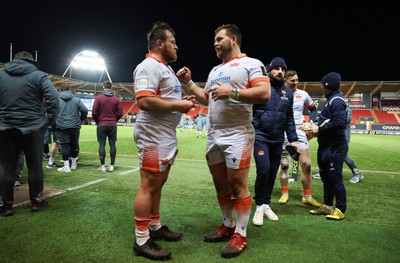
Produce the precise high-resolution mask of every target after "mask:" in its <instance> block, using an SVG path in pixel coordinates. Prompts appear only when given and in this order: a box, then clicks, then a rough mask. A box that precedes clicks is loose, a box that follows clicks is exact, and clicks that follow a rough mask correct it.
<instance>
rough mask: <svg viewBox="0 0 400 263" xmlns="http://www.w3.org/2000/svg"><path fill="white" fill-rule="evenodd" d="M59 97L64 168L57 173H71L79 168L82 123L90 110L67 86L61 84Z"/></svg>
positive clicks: (58, 123) (59, 123)
mask: <svg viewBox="0 0 400 263" xmlns="http://www.w3.org/2000/svg"><path fill="white" fill-rule="evenodd" d="M59 97H60V112H59V114H58V118H57V122H56V126H57V132H58V134H57V135H58V141H59V143H60V145H61V155H62V159H63V163H64V166H63V167H61V168H58V169H57V171H59V172H63V173H69V172H71V170H75V169H76V168H77V166H78V164H77V162H76V161H77V160H78V155H79V135H80V131H81V125H82V121H84V120H85V119H86V117H87V115H88V109H87V108H86V106H85V105H84V104H83V102H82V101H81V100H80V99H79V98H78V97H75V96H74V94H72V93H71V87H70V86H69V85H67V84H64V83H63V84H61V92H60V94H59ZM70 158H71V167H70V160H69V159H70Z"/></svg>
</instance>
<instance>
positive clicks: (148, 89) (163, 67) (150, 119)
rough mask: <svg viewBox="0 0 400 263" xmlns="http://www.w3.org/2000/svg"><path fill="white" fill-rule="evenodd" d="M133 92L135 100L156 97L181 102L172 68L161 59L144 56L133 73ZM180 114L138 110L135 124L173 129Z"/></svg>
mask: <svg viewBox="0 0 400 263" xmlns="http://www.w3.org/2000/svg"><path fill="white" fill-rule="evenodd" d="M133 81H134V90H135V96H136V99H138V98H141V97H145V96H151V97H152V96H156V97H159V98H161V99H163V100H168V101H180V100H182V87H181V84H180V82H179V80H178V78H177V77H176V75H175V72H174V71H173V70H172V68H171V67H170V66H169V65H168V64H166V63H165V62H164V61H162V59H160V58H158V57H156V56H153V55H152V54H150V53H148V54H146V58H145V59H144V60H143V61H142V62H141V63H140V64H139V65H138V66H137V67H136V68H135V70H134V72H133ZM181 116H182V113H180V112H179V111H174V112H149V111H146V110H140V113H139V114H138V117H137V119H136V122H145V123H153V124H154V125H157V122H160V123H162V125H167V126H170V127H173V128H174V129H175V128H176V126H177V125H178V123H179V121H180V119H181Z"/></svg>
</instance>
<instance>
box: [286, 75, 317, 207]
mask: <svg viewBox="0 0 400 263" xmlns="http://www.w3.org/2000/svg"><path fill="white" fill-rule="evenodd" d="M298 83H299V77H298V75H297V72H296V71H294V70H288V71H287V72H286V74H285V86H287V87H289V88H291V89H292V91H293V118H294V122H295V124H296V133H297V137H298V141H297V147H298V148H299V149H298V151H299V152H300V156H299V164H300V167H301V175H300V180H301V184H302V186H303V198H302V202H303V203H304V204H307V205H311V206H315V207H320V206H321V204H320V203H318V202H317V201H316V200H315V199H314V198H313V197H312V195H311V181H312V176H311V159H310V148H309V144H308V140H307V136H306V133H305V132H304V130H303V129H302V126H303V123H304V121H305V120H304V115H303V109H304V107H307V109H308V110H309V111H310V119H309V120H310V121H315V119H316V118H317V115H318V109H317V107H316V106H315V103H314V101H313V100H312V99H311V97H310V95H309V94H308V93H307V92H306V91H305V90H301V89H298V88H297V85H298ZM288 159H289V157H288V155H287V154H286V155H285V154H284V153H282V157H281V167H280V168H281V173H280V178H279V180H280V183H281V192H282V196H281V198H279V200H278V203H279V204H286V203H287V202H288V201H289V186H288V182H289V176H288V171H289V162H288Z"/></svg>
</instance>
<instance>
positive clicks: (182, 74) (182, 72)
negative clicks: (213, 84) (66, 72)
mask: <svg viewBox="0 0 400 263" xmlns="http://www.w3.org/2000/svg"><path fill="white" fill-rule="evenodd" d="M176 76H177V77H178V79H179V81H180V82H182V83H183V84H187V83H189V81H190V80H191V79H192V72H191V71H190V69H189V68H188V67H182V68H181V69H179V70H178V72H176Z"/></svg>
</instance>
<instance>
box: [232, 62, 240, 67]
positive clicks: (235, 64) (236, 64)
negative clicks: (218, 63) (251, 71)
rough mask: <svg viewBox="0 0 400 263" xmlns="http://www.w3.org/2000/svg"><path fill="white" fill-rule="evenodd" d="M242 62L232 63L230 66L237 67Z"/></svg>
mask: <svg viewBox="0 0 400 263" xmlns="http://www.w3.org/2000/svg"><path fill="white" fill-rule="evenodd" d="M239 65H240V64H239V63H232V64H230V65H229V66H230V67H237V66H239Z"/></svg>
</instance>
